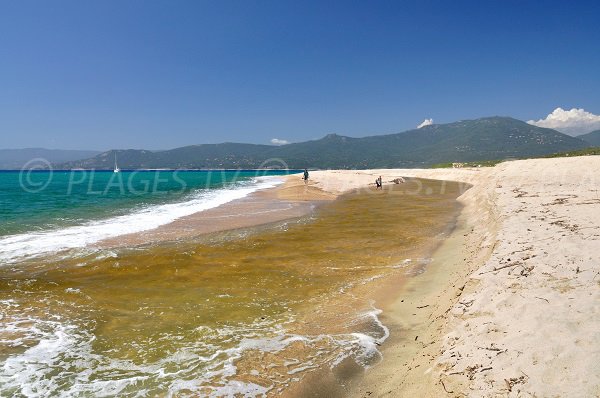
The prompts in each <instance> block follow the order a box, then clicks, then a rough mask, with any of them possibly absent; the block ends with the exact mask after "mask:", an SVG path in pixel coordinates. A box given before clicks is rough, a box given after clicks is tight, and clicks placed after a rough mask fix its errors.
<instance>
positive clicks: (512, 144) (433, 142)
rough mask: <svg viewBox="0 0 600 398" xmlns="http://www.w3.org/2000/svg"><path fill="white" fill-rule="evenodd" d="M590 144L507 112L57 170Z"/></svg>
mask: <svg viewBox="0 0 600 398" xmlns="http://www.w3.org/2000/svg"><path fill="white" fill-rule="evenodd" d="M586 147H589V144H588V143H587V142H585V141H582V140H581V139H579V138H575V137H571V136H568V135H566V134H563V133H560V132H558V131H556V130H552V129H547V128H541V127H537V126H532V125H530V124H527V123H525V122H523V121H520V120H516V119H513V118H509V117H498V116H495V117H487V118H481V119H475V120H462V121H458V122H454V123H447V124H432V125H429V126H425V127H422V128H420V129H414V130H408V131H405V132H401V133H396V134H388V135H378V136H370V137H363V138H352V137H345V136H341V135H337V134H329V135H327V136H325V137H323V138H321V139H319V140H313V141H306V142H300V143H295V144H288V145H283V146H272V145H254V144H236V143H223V144H203V145H191V146H185V147H181V148H175V149H171V150H166V151H154V152H152V151H146V150H117V151H108V152H104V153H101V154H99V155H97V156H95V157H92V158H90V159H85V160H82V161H72V162H66V163H61V164H57V165H55V167H57V168H66V169H69V168H87V169H111V168H112V167H113V163H114V155H115V153H116V155H117V157H118V159H119V166H120V167H121V168H122V169H141V168H147V169H151V168H171V169H178V168H184V169H185V168H187V169H221V168H232V169H236V168H260V167H281V166H284V165H285V166H287V167H289V168H296V169H297V168H304V167H309V168H342V169H364V168H392V167H406V168H414V167H428V166H430V165H432V164H436V163H442V162H467V161H482V160H489V159H505V158H518V157H534V156H543V155H548V154H551V153H555V152H561V151H568V150H576V149H582V148H586Z"/></svg>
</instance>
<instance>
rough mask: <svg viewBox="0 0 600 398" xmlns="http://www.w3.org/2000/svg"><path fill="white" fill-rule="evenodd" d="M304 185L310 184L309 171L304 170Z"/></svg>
mask: <svg viewBox="0 0 600 398" xmlns="http://www.w3.org/2000/svg"><path fill="white" fill-rule="evenodd" d="M304 183H305V184H308V170H306V169H304Z"/></svg>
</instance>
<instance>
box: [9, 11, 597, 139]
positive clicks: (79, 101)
mask: <svg viewBox="0 0 600 398" xmlns="http://www.w3.org/2000/svg"><path fill="white" fill-rule="evenodd" d="M598 15H600V2H598V1H589V2H586V1H578V2H565V1H561V2H553V1H543V2H539V1H531V2H528V1H510V0H508V1H497V2H495V1H487V0H478V1H460V0H457V1H440V2H434V1H422V0H418V1H389V2H386V1H344V2H336V1H294V2H292V1H283V0H278V1H183V0H181V1H166V0H165V1H151V0H148V1H108V0H104V1H79V0H77V1H60V0H58V1H52V2H48V1H28V0H23V1H13V2H9V1H1V2H0V148H24V147H46V148H61V149H94V150H107V149H111V148H120V149H124V148H144V149H168V148H174V147H178V146H183V145H190V144H201V143H218V142H250V143H262V144H268V143H270V142H271V140H276V141H273V143H275V144H284V143H285V142H300V141H305V140H309V139H317V138H320V137H322V136H324V135H326V134H329V133H337V134H341V135H348V136H356V137H360V136H367V135H374V134H389V133H395V132H400V131H404V130H407V129H412V128H415V127H416V126H418V125H420V124H422V123H423V122H425V123H426V124H427V123H429V119H432V120H431V122H432V123H447V122H453V121H456V120H462V119H473V118H478V117H484V116H493V115H501V116H512V117H515V118H517V119H521V120H531V121H539V120H542V119H545V118H546V117H547V116H548V115H549V114H550V115H551V114H552V113H553V111H554V110H555V109H556V108H559V107H561V108H562V109H564V110H565V111H569V110H571V109H572V108H577V109H584V110H585V112H586V113H588V112H589V113H590V114H592V116H594V117H595V115H598V114H600V73H598V71H600V51H598V43H600V23H598Z"/></svg>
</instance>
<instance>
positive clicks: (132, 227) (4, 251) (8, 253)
mask: <svg viewBox="0 0 600 398" xmlns="http://www.w3.org/2000/svg"><path fill="white" fill-rule="evenodd" d="M281 182H282V180H281V179H280V178H277V177H258V178H256V179H255V180H254V181H253V182H252V183H251V184H237V185H234V186H233V187H231V188H223V189H216V190H203V191H200V192H198V193H197V194H196V195H194V196H193V197H191V198H189V199H188V200H186V201H184V202H179V203H168V204H162V205H154V206H148V207H145V208H141V209H138V210H135V211H133V212H132V213H130V214H127V215H123V216H118V217H113V218H109V219H106V220H100V221H91V222H89V223H87V224H84V225H78V226H72V227H67V228H62V229H56V230H46V231H39V232H29V233H23V234H18V235H11V236H6V237H3V238H1V239H0V262H3V263H5V264H6V263H14V262H15V261H19V260H22V259H26V258H32V257H37V256H40V255H44V254H48V253H56V252H61V251H64V250H69V249H78V248H85V247H86V246H88V245H91V244H94V243H97V242H99V241H101V240H103V239H108V238H113V237H116V236H121V235H126V234H131V233H137V232H142V231H148V230H151V229H155V228H157V227H159V226H161V225H165V224H168V223H171V222H173V221H175V220H177V219H178V218H181V217H185V216H189V215H191V214H194V213H198V212H201V211H205V210H208V209H212V208H215V207H218V206H221V205H223V204H225V203H228V202H231V201H233V200H236V199H241V198H243V197H245V196H247V195H249V194H250V193H252V192H255V191H257V190H260V189H265V188H271V187H274V186H276V185H278V184H280V183H281Z"/></svg>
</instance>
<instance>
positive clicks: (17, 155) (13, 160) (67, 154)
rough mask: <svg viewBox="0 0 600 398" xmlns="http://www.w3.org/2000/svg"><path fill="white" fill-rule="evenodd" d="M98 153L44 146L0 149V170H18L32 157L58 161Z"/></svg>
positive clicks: (86, 156)
mask: <svg viewBox="0 0 600 398" xmlns="http://www.w3.org/2000/svg"><path fill="white" fill-rule="evenodd" d="M99 153H100V151H81V150H67V149H45V148H23V149H0V170H14V169H16V170H18V169H21V168H22V167H23V166H25V165H26V164H27V163H28V162H30V161H32V160H34V159H45V160H47V161H48V162H50V163H59V162H69V161H75V160H80V159H86V158H89V157H91V156H96V155H98V154H99ZM38 165H43V163H39V162H38Z"/></svg>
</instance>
